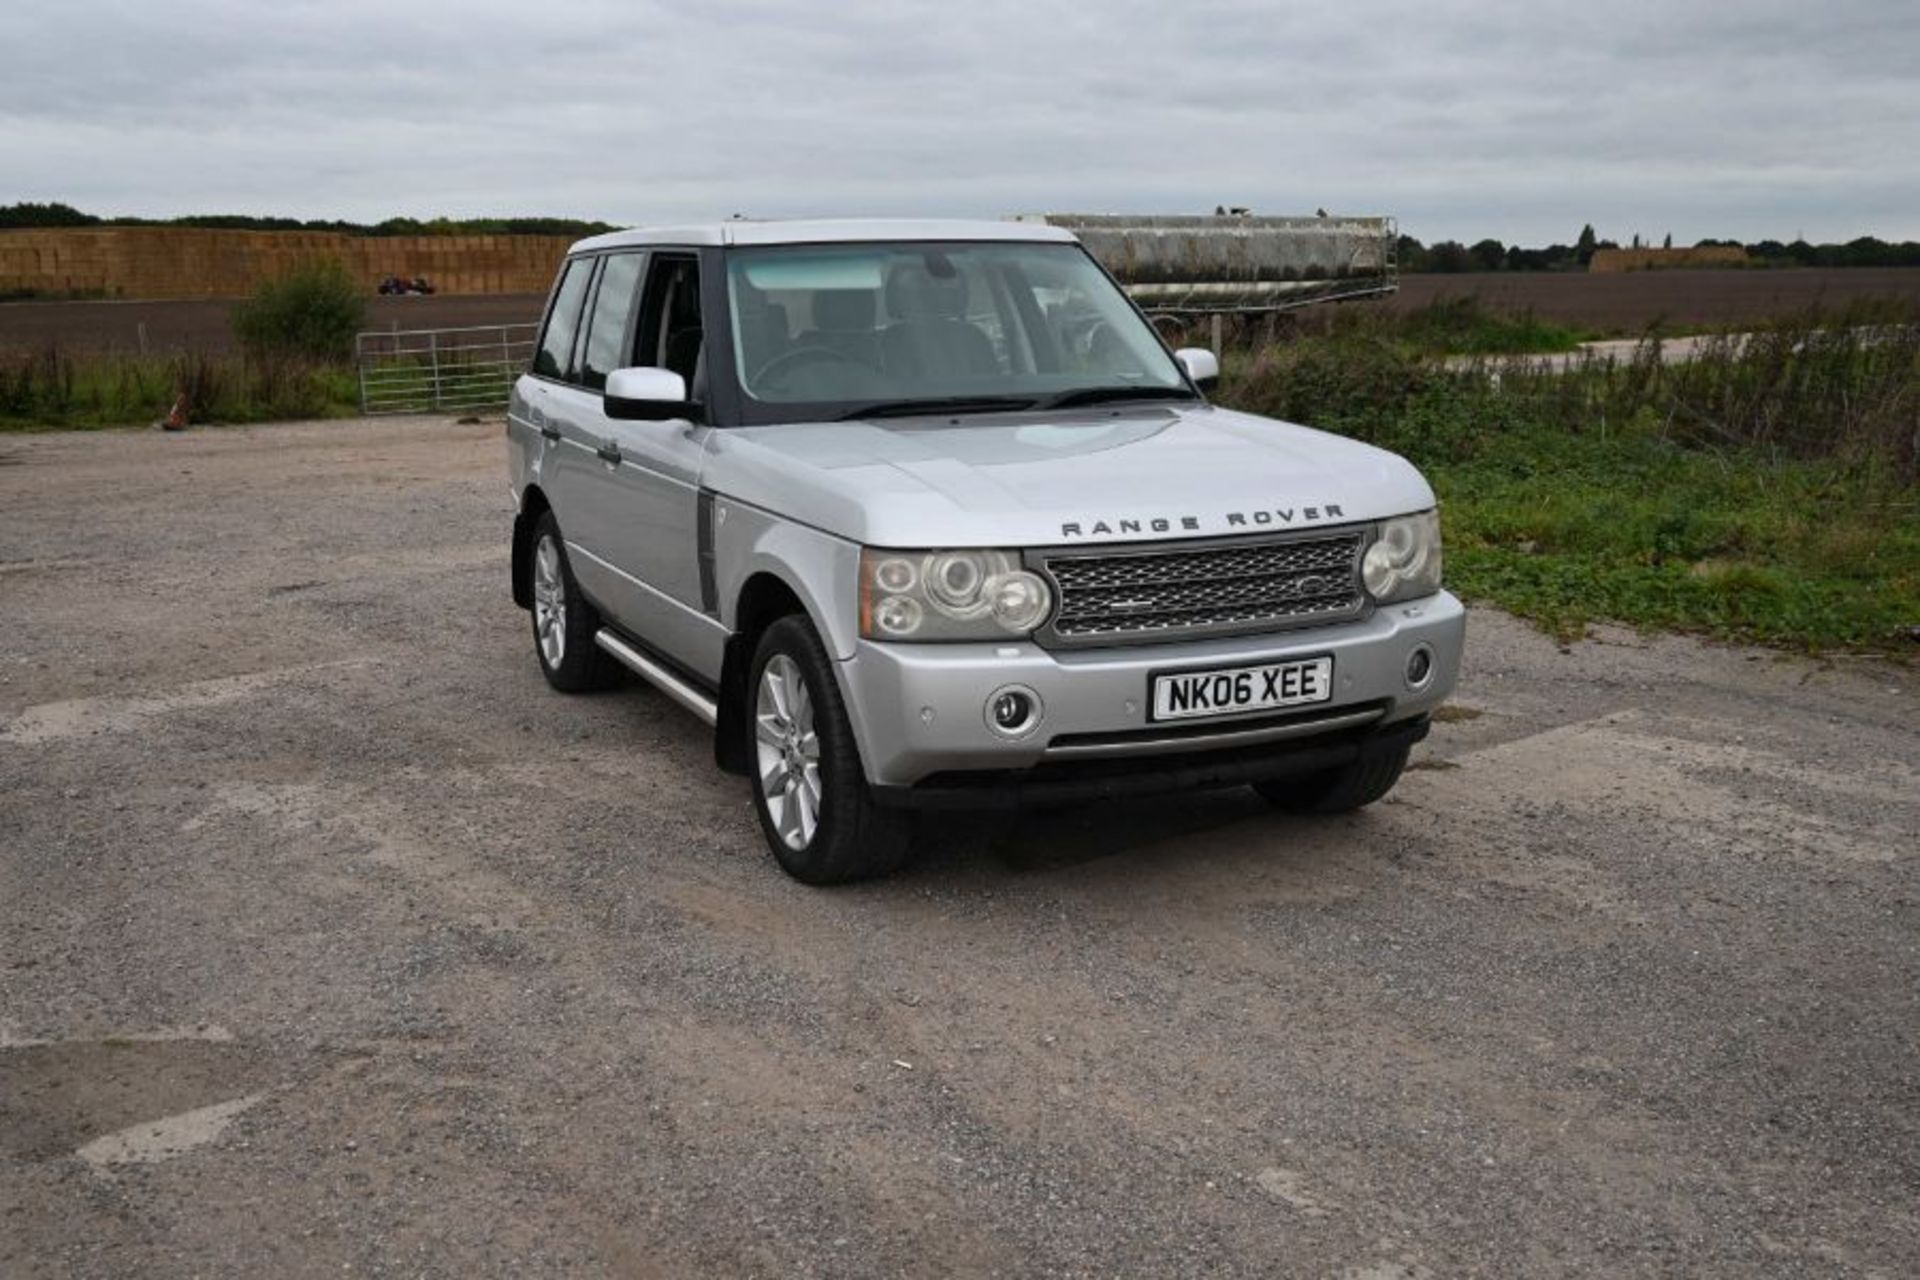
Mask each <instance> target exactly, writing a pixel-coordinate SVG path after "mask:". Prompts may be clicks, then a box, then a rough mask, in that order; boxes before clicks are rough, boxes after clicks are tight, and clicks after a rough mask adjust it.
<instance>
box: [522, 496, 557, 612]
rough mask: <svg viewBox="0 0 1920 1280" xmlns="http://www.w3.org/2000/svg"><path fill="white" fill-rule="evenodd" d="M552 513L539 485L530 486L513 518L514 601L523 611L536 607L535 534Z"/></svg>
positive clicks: (551, 506)
mask: <svg viewBox="0 0 1920 1280" xmlns="http://www.w3.org/2000/svg"><path fill="white" fill-rule="evenodd" d="M551 510H553V504H552V503H551V502H548V501H547V495H546V494H545V493H543V492H541V489H540V486H539V485H537V484H530V485H528V486H527V487H526V490H525V491H524V492H523V493H522V494H521V495H520V510H519V512H518V513H517V514H515V516H514V517H513V602H514V603H515V604H517V605H519V606H520V607H521V608H522V609H531V608H533V532H534V530H535V529H537V528H538V527H539V526H540V517H541V516H544V515H545V514H547V512H549V511H551Z"/></svg>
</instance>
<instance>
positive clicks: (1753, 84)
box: [0, 0, 1920, 243]
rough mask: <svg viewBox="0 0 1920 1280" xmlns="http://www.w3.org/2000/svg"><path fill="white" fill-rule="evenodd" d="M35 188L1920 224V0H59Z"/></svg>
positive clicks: (21, 39) (34, 112)
mask: <svg viewBox="0 0 1920 1280" xmlns="http://www.w3.org/2000/svg"><path fill="white" fill-rule="evenodd" d="M0 42H3V43H4V45H5V47H6V48H8V49H9V50H11V51H13V56H11V57H10V58H9V70H10V74H9V75H8V76H7V77H6V78H5V79H3V80H0V202H4V201H7V200H12V199H62V200H67V201H69V202H71V203H74V204H77V205H80V206H82V207H85V208H89V209H93V210H98V211H102V212H126V213H142V214H153V215H166V214H176V213H189V212H210V211H235V212H253V213H275V214H289V215H293V216H300V217H349V218H359V219H374V218H379V217H384V216H387V215H389V214H393V213H405V214H412V215H415V216H432V215H435V214H440V213H446V214H452V215H480V214H515V213H539V214H555V215H572V216H582V217H599V218H605V219H607V220H609V221H614V222H620V223H642V222H657V221H671V220H682V219H686V218H700V217H715V216H725V215H727V214H731V213H735V212H744V213H750V214H755V215H767V216H773V215H785V214H825V213H875V214H922V213H941V214H956V215H981V214H984V215H994V214H1000V213H1007V212H1014V211H1023V210H1037V209H1050V210H1076V211H1120V210H1124V211H1143V212H1151V211H1157V212H1179V211H1197V210H1205V209H1211V208H1212V207H1213V206H1214V205H1215V204H1217V203H1221V202H1230V203H1241V204H1250V205H1252V206H1254V207H1255V208H1256V209H1261V210H1267V211H1272V212H1306V211H1309V210H1312V209H1314V208H1316V207H1321V206H1324V207H1327V208H1333V209H1339V210H1344V211H1351V212H1379V213H1391V214H1395V215H1397V216H1398V217H1399V218H1400V219H1401V222H1402V224H1403V225H1404V226H1405V227H1406V228H1407V229H1408V230H1410V231H1412V232H1414V233H1415V234H1418V235H1420V236H1422V237H1423V238H1426V239H1435V238H1439V237H1443V236H1454V237H1460V238H1467V239H1476V238H1479V237H1480V236H1484V235H1493V236H1497V237H1500V238H1503V239H1508V240H1513V239H1519V240H1525V241H1527V242H1530V243H1533V242H1545V241H1548V240H1562V241H1564V240H1570V239H1571V238H1572V237H1573V235H1574V234H1575V233H1576V232H1577V231H1578V229H1579V226H1580V224H1581V223H1583V222H1589V221H1590V222H1593V223H1594V224H1595V225H1596V226H1598V227H1599V228H1600V229H1601V230H1602V232H1603V234H1609V235H1614V236H1618V237H1621V238H1624V237H1626V236H1628V235H1631V234H1633V233H1634V232H1636V231H1637V232H1640V233H1642V234H1645V235H1649V236H1658V235H1663V234H1665V233H1667V232H1669V231H1671V232H1673V233H1674V234H1675V236H1676V239H1678V240H1680V241H1682V242H1688V241H1691V240H1693V239H1697V238H1699V237H1701V236H1706V235H1735V236H1743V237H1748V238H1757V237H1760V236H1779V237H1782V238H1787V237H1791V236H1793V235H1795V234H1797V233H1799V232H1802V231H1804V232H1805V233H1806V234H1808V235H1809V236H1812V237H1815V238H1846V237H1850V236H1853V235H1856V234H1860V233H1863V232H1869V231H1870V232H1873V233H1875V234H1879V235H1882V236H1887V237H1894V238H1906V237H1915V238H1920V165H1917V164H1916V162H1915V159H1914V154H1913V150H1914V149H1913V145H1912V143H1913V139H1914V138H1915V137H1920V70H1916V66H1917V65H1920V64H1917V63H1916V60H1915V59H1913V58H1912V56H1911V53H1912V50H1913V49H1915V48H1920V7H1917V6H1914V5H1912V4H1911V3H1910V0H1891V2H1888V0H1835V2H1833V3H1827V4H1824V5H1821V6H1817V7H1809V6H1806V5H1804V4H1778V3H1771V2H1765V0H1763V2H1761V3H1749V4H1743V5H1739V6H1730V5H1726V4H1724V3H1706V2H1703V0H1669V2H1668V3H1662V4H1657V5H1653V4H1648V5H1641V4H1632V3H1628V4H1615V5H1611V6H1594V5H1580V6H1559V5H1551V4H1543V3H1527V4H1509V3H1492V4H1489V3H1466V2H1464V0H1432V2H1431V3H1426V4H1398V3H1387V4H1372V3H1354V4H1347V5H1338V6H1330V5H1321V4H1315V5H1286V4H1273V3H1236V2H1232V0H1192V2H1190V3H1187V4H1184V5H1172V4H1168V3H1166V2H1165V0H1153V2H1151V3H1149V2H1147V0H1105V2H1095V0H1079V2H1078V3H1061V2H1059V0H1025V2H1018V3H1017V2H1014V0H973V2H972V3H967V4H953V3H944V4H922V3H886V4H877V3H876V4H865V5H847V4H838V5H836V4H831V3H821V2H819V0H719V2H717V3H703V4H687V3H681V4H673V5H659V4H629V3H622V4H614V3H587V4H545V5H524V4H516V5H513V6H492V5H478V6H476V5H467V4H451V3H443V2H442V0H413V3H410V4H408V5H404V6H396V5H391V4H385V3H382V4H371V3H361V2H359V0H346V2H344V3H292V4H275V5H271V6H269V5H259V4H255V3H239V2H237V0H225V2H220V0H172V2H170V3H169V4H167V5H165V6H158V5H148V4H130V3H101V2H100V0H57V2H56V0H24V3H16V4H15V5H12V6H9V7H8V10H7V12H6V13H5V15H4V16H0Z"/></svg>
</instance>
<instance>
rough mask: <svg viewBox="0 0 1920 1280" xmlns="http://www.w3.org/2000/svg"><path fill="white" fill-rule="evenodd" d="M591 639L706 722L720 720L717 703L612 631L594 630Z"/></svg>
mask: <svg viewBox="0 0 1920 1280" xmlns="http://www.w3.org/2000/svg"><path fill="white" fill-rule="evenodd" d="M593 642H594V643H595V644H597V645H599V646H600V647H601V648H602V649H605V650H606V651H607V652H608V653H610V654H612V655H613V656H614V657H615V658H616V659H617V660H618V661H619V663H620V665H621V666H623V667H625V668H627V669H628V670H629V671H631V672H633V674H635V675H637V676H639V677H640V678H641V679H642V680H645V681H646V682H647V683H648V684H650V685H652V686H653V687H654V688H656V689H658V690H659V691H660V692H662V693H664V694H666V695H667V696H668V697H669V698H672V699H673V700H674V701H675V702H677V703H679V704H680V705H681V706H683V707H685V708H686V709H687V710H689V711H691V712H693V714H695V715H697V716H699V717H700V718H701V719H702V720H705V721H706V722H707V723H708V724H716V723H718V722H719V720H720V704H719V703H717V702H715V701H714V700H713V699H712V698H709V697H708V696H707V695H706V694H705V693H702V692H701V691H700V690H699V689H696V688H695V687H694V686H692V685H690V684H688V683H687V682H686V681H685V680H682V679H681V678H680V677H679V676H677V675H675V674H673V672H671V671H669V670H667V669H666V667H664V666H662V665H661V664H660V663H658V662H655V661H654V660H653V659H652V658H649V657H648V656H647V655H646V654H644V653H642V652H640V651H639V650H638V649H636V648H634V647H633V646H632V645H630V644H628V643H627V642H626V641H625V640H622V639H621V638H620V637H619V636H617V635H615V634H613V632H611V631H604V630H602V631H596V632H594V633H593Z"/></svg>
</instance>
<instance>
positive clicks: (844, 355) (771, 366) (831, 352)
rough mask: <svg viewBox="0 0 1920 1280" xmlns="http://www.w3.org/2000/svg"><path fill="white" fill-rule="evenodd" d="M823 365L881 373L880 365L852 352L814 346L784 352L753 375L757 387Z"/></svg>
mask: <svg viewBox="0 0 1920 1280" xmlns="http://www.w3.org/2000/svg"><path fill="white" fill-rule="evenodd" d="M821 363H827V364H850V365H855V366H858V367H859V368H862V369H865V370H866V371H867V372H869V373H879V372H880V367H879V366H878V365H875V364H873V363H871V362H869V361H866V360H862V359H861V358H860V357H859V356H856V355H854V354H852V353H851V352H847V351H841V350H838V349H837V348H834V347H823V346H818V345H812V346H805V347H795V348H794V349H793V350H791V351H782V352H781V353H780V354H779V355H777V356H775V357H774V358H773V359H771V360H769V361H767V362H766V363H765V364H763V365H761V366H760V372H758V373H756V374H754V375H753V381H754V383H755V385H758V384H760V383H763V382H766V381H767V380H768V379H769V378H772V379H774V380H775V381H778V380H779V379H781V378H783V377H785V376H786V375H787V374H789V373H791V372H793V371H794V370H795V369H798V368H801V367H802V366H804V365H808V364H821Z"/></svg>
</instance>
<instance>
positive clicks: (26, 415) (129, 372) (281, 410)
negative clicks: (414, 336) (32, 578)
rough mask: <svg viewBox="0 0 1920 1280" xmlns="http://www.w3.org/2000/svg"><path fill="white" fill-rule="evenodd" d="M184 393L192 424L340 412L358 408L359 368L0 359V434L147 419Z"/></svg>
mask: <svg viewBox="0 0 1920 1280" xmlns="http://www.w3.org/2000/svg"><path fill="white" fill-rule="evenodd" d="M181 395H185V396H186V397H187V406H188V414H189V416H190V418H191V420H192V421H193V422H196V423H236V422H268V421H273V420H276V419H288V418H327V417H342V416H346V415H351V414H355V413H358V412H359V410H360V401H359V385H358V383H357V382H356V381H355V378H354V374H353V370H352V369H350V368H346V367H343V366H340V365H334V364H327V363H320V362H315V361H310V360H301V359H296V358H290V357H289V358H256V357H251V356H206V355H192V354H189V355H181V356H132V355H89V356H87V357H85V358H76V357H75V356H73V355H71V354H69V353H67V352H65V351H63V350H61V349H59V348H47V349H44V350H41V351H37V352H34V353H32V354H29V355H23V356H15V357H13V358H11V359H0V432H20V431H72V430H84V429H89V428H98V427H125V426H137V425H144V424H147V423H151V422H157V421H159V420H161V419H163V418H165V417H166V416H167V414H168V412H169V411H170V410H171V409H172V408H173V405H174V402H175V400H176V399H177V398H178V397H179V396H181Z"/></svg>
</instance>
